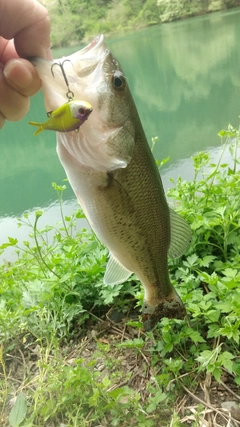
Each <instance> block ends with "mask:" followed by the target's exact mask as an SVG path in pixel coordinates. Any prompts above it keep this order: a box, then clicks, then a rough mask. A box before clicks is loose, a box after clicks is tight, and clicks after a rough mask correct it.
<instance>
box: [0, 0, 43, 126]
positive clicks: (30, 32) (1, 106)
mask: <svg viewBox="0 0 240 427" xmlns="http://www.w3.org/2000/svg"><path fill="white" fill-rule="evenodd" d="M31 56H39V57H42V58H46V59H51V53H50V19H49V15H48V12H47V10H46V9H45V8H44V7H43V6H42V5H41V4H40V3H38V1H37V0H21V2H19V0H0V129H1V128H2V126H3V125H4V122H5V119H7V120H10V121H15V120H20V119H22V118H23V117H24V116H25V114H26V113H27V111H28V109H29V105H30V101H29V96H32V95H34V94H35V93H36V92H37V91H38V90H39V89H40V87H41V81H40V79H39V77H38V74H37V72H36V70H35V68H34V66H33V65H32V64H31V63H30V62H29V61H27V60H26V59H23V58H29V57H31Z"/></svg>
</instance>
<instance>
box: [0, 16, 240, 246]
mask: <svg viewBox="0 0 240 427" xmlns="http://www.w3.org/2000/svg"><path fill="white" fill-rule="evenodd" d="M239 19H240V10H239V9H234V10H233V11H231V12H226V13H225V12H224V13H215V14H211V15H208V16H204V17H198V18H192V19H188V20H185V21H179V22H174V23H169V24H163V25H158V26H154V27H150V28H147V29H144V30H140V31H136V32H134V33H131V34H126V35H124V36H119V37H116V38H114V39H107V44H108V46H109V48H110V49H111V50H112V52H113V53H114V55H115V56H116V57H117V58H118V60H119V61H120V63H121V65H122V67H123V69H124V72H125V74H126V76H127V78H128V82H129V85H130V87H131V90H132V93H133V96H134V99H135V102H136V104H137V107H138V111H139V114H140V117H141V119H142V123H143V126H144V129H145V131H146V135H147V138H148V140H149V141H151V138H152V137H154V136H158V137H159V142H158V144H157V147H156V149H155V152H154V154H155V156H156V158H158V159H162V158H166V157H168V156H170V162H169V163H168V164H167V165H166V166H165V169H164V170H163V173H162V175H163V180H164V184H165V186H167V185H168V184H167V182H168V177H169V176H170V175H176V174H183V175H184V174H185V175H186V176H188V167H189V166H188V165H189V161H188V159H189V158H190V156H191V155H192V154H194V153H195V152H197V151H199V150H205V149H209V148H214V147H217V146H218V145H219V144H220V139H219V137H218V136H217V133H218V131H219V130H220V129H222V128H226V127H227V125H228V123H232V124H233V125H235V126H238V116H239V114H240V49H239V42H240V25H239ZM81 47H82V46H81ZM77 49H78V47H71V48H69V49H66V50H65V51H63V50H62V51H61V52H60V51H59V50H58V51H56V52H55V57H59V56H62V55H63V54H65V55H67V54H69V53H71V52H73V51H75V50H77ZM45 119H46V113H45V110H44V106H43V99H42V96H41V94H38V95H37V96H36V97H34V98H33V99H32V102H31V110H30V112H29V114H28V115H27V117H26V118H25V119H24V120H22V121H21V122H17V123H7V124H6V125H5V126H4V128H3V129H2V130H1V131H0V147H1V156H0V218H2V222H1V221H0V243H1V242H2V239H3V237H2V236H3V234H5V233H6V221H5V222H4V221H3V219H4V218H5V219H8V218H9V217H11V216H17V215H20V214H21V213H22V212H23V211H25V210H32V209H34V208H35V207H46V206H48V205H49V204H50V203H52V202H54V200H55V199H56V195H55V192H54V190H53V189H52V187H51V182H52V181H56V182H57V183H61V181H62V179H64V178H65V173H64V171H63V169H62V166H61V165H60V162H59V160H58V157H57V155H56V152H55V135H54V133H53V132H52V133H51V132H43V133H42V134H40V135H39V136H37V137H34V136H33V132H34V128H33V127H31V126H29V125H28V121H29V120H34V121H44V120H45ZM73 197H74V196H73V193H72V191H71V189H68V191H67V193H66V195H65V198H66V199H72V198H73ZM1 223H2V229H1ZM3 227H4V233H2V230H3ZM10 234H11V233H10Z"/></svg>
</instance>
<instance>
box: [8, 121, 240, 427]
mask: <svg viewBox="0 0 240 427" xmlns="http://www.w3.org/2000/svg"><path fill="white" fill-rule="evenodd" d="M220 137H221V139H222V140H223V141H224V143H223V148H222V154H221V157H220V159H219V161H218V163H217V164H212V163H211V159H210V155H209V153H204V152H201V153H199V154H197V155H196V156H194V157H193V165H194V178H193V180H192V181H190V182H185V181H182V179H181V178H179V179H178V181H177V182H176V183H175V186H174V188H173V189H171V190H170V192H169V195H170V197H171V198H172V200H173V203H174V205H175V208H176V209H177V210H178V211H179V212H180V213H181V215H182V216H184V217H185V218H186V219H187V221H188V222H189V223H190V224H191V227H192V229H193V239H192V243H191V247H190V249H189V250H188V253H186V254H185V256H183V257H182V258H181V259H179V260H172V261H171V262H170V264H169V270H170V274H171V280H172V283H173V284H174V286H175V287H176V288H177V290H178V292H179V293H180V295H181V298H182V300H183V301H184V303H185V304H186V307H187V312H188V316H187V318H186V319H185V320H182V321H180V320H174V319H167V318H164V319H162V320H161V321H160V322H159V324H158V325H157V327H156V328H155V330H154V331H152V332H149V333H144V332H143V331H142V329H141V326H142V325H141V321H140V320H139V316H138V315H139V307H140V306H141V302H142V298H143V290H142V288H141V285H140V283H139V282H138V280H137V279H136V277H133V278H131V280H129V281H128V282H126V283H124V284H122V285H117V286H115V287H112V288H109V287H106V286H105V285H104V284H103V273H104V270H105V264H106V258H107V251H106V249H105V248H104V247H103V246H102V245H101V244H100V242H99V241H98V240H97V238H96V237H95V235H94V234H92V233H90V232H88V231H87V230H82V231H81V232H80V233H79V232H78V233H76V231H75V225H76V221H77V220H78V218H79V217H81V216H82V212H81V210H78V211H77V212H75V213H74V214H73V215H72V216H71V217H66V216H64V213H63V211H62V196H63V192H64V189H65V188H66V187H65V186H58V185H56V184H53V186H54V188H55V189H56V191H57V193H58V196H59V203H60V209H61V212H62V223H61V224H58V226H57V227H50V226H49V227H46V228H45V229H44V230H39V229H38V220H39V218H40V217H41V216H42V215H44V212H42V211H37V212H36V216H35V221H34V223H33V224H31V223H30V221H29V218H28V215H27V214H26V215H25V217H24V219H23V220H21V221H19V226H21V224H22V222H23V221H24V222H26V223H27V224H28V225H29V227H30V230H31V233H30V235H29V237H30V239H29V240H26V241H25V242H24V249H23V250H21V249H20V248H18V242H17V240H16V239H14V238H12V237H9V241H8V242H6V243H5V244H3V245H2V246H1V248H0V250H1V251H2V252H4V250H5V248H6V247H8V246H12V247H15V248H16V250H17V252H18V260H17V261H16V262H14V263H12V264H11V263H5V264H3V265H1V266H0V295H1V299H0V337H1V338H0V343H1V345H0V423H1V426H3V427H5V426H9V425H10V426H11V427H17V426H21V427H35V426H38V427H43V426H44V427H53V426H54V427H96V426H102V427H107V426H119V427H120V426H121V427H125V426H132V427H155V426H161V427H164V426H169V427H170V426H171V427H181V426H182V427H184V426H188V425H191V426H193V427H194V426H195V427H197V426H200V425H201V426H211V425H214V426H221V425H224V426H226V425H230V420H231V423H232V424H231V425H234V426H235V425H236V426H237V425H239V422H238V421H237V420H235V421H234V418H235V417H234V416H232V414H231V413H230V412H229V411H227V410H223V409H221V402H220V395H219V388H220V387H221V390H223V392H221V393H222V395H224V392H226V393H227V395H226V396H224V399H225V400H235V401H236V400H238V401H239V400H240V396H239V394H238V392H237V387H238V386H239V385H240V357H239V337H240V328H239V325H240V288H239V281H240V215H239V214H240V199H239V188H240V171H239V170H238V168H239V161H238V157H237V155H238V151H237V150H238V146H239V139H240V133H239V130H235V129H233V128H231V127H229V129H228V130H227V131H221V132H220ZM153 142H154V143H155V142H156V140H154V141H153ZM226 150H230V152H231V155H232V162H231V164H226V163H223V161H222V156H223V153H224V151H226ZM163 163H164V161H162V162H161V164H159V167H160V166H161V165H162V164H163ZM75 234H76V235H75ZM214 390H215V392H214ZM207 423H208V424H207ZM228 423H229V424H228Z"/></svg>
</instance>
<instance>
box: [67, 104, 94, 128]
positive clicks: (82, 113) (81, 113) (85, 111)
mask: <svg viewBox="0 0 240 427" xmlns="http://www.w3.org/2000/svg"><path fill="white" fill-rule="evenodd" d="M69 108H70V111H71V114H72V117H74V118H75V119H78V120H80V121H81V123H83V122H85V120H87V119H88V117H89V115H90V114H91V112H92V110H93V109H92V106H91V105H90V104H89V102H86V101H70V102H69Z"/></svg>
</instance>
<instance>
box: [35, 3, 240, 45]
mask: <svg viewBox="0 0 240 427" xmlns="http://www.w3.org/2000/svg"><path fill="white" fill-rule="evenodd" d="M41 3H42V4H44V5H45V6H46V7H47V9H48V10H49V14H50V17H51V21H52V34H51V39H52V46H53V47H59V46H66V45H69V44H76V43H79V42H80V41H81V40H83V39H85V40H86V39H89V38H92V37H94V36H96V35H97V34H99V33H104V34H113V33H121V32H123V31H126V30H131V31H132V30H134V29H136V28H139V27H145V26H148V25H153V24H158V23H160V22H166V21H172V20H176V19H182V18H186V17H189V16H195V15H199V14H205V13H208V12H213V11H217V10H223V9H228V8H231V7H236V6H240V0H204V1H198V0H191V1H189V0H134V1H131V2H130V1H129V0H120V1H119V0H111V1H110V0H97V1H96V0H52V1H49V0H41Z"/></svg>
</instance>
